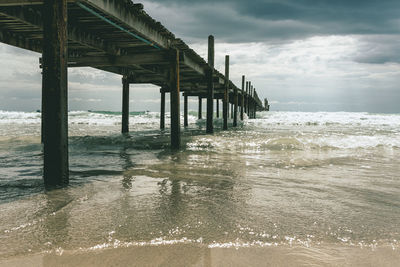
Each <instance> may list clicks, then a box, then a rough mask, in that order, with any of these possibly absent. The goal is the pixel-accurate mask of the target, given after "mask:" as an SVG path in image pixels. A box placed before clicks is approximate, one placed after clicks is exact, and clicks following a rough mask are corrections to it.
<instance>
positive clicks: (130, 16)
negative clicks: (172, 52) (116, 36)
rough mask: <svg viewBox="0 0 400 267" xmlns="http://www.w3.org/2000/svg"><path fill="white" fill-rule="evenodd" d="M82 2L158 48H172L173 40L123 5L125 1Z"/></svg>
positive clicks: (88, 0) (96, 0)
mask: <svg viewBox="0 0 400 267" xmlns="http://www.w3.org/2000/svg"><path fill="white" fill-rule="evenodd" d="M80 2H82V3H85V4H87V5H90V6H91V7H92V8H95V9H97V10H99V11H101V12H102V13H105V14H107V16H108V17H112V19H113V20H114V21H117V22H118V23H119V24H122V25H124V26H125V27H127V28H128V30H132V32H136V33H137V34H139V35H141V36H143V37H144V38H146V39H147V40H149V41H151V42H154V43H156V44H157V45H158V46H160V47H162V48H169V47H170V42H171V40H170V39H169V38H167V37H165V36H164V35H163V34H161V31H159V30H158V29H156V28H153V27H152V26H150V25H149V23H148V22H147V21H145V20H143V19H142V18H141V17H140V16H137V15H135V14H134V13H133V12H132V11H131V10H129V9H127V8H126V6H125V5H124V3H123V2H124V1H110V0H81V1H80Z"/></svg>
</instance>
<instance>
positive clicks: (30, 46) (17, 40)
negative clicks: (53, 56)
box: [0, 30, 43, 53]
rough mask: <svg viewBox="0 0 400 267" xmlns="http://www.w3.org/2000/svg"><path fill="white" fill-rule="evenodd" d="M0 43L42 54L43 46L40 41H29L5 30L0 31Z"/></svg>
mask: <svg viewBox="0 0 400 267" xmlns="http://www.w3.org/2000/svg"><path fill="white" fill-rule="evenodd" d="M0 42H2V43H5V44H8V45H12V46H16V47H19V48H23V49H27V50H31V51H34V52H38V53H42V49H43V44H42V42H41V41H39V40H29V39H27V38H25V37H24V36H21V35H17V34H14V33H11V32H9V31H6V30H0Z"/></svg>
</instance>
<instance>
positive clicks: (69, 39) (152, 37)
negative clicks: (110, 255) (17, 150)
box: [0, 0, 267, 187]
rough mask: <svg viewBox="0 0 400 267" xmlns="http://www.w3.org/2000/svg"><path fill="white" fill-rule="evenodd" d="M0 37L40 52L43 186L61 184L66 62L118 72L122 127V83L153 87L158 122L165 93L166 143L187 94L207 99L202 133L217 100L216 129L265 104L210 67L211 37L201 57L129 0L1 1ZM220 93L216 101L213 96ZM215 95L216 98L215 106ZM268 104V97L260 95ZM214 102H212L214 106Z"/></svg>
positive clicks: (175, 143)
mask: <svg viewBox="0 0 400 267" xmlns="http://www.w3.org/2000/svg"><path fill="white" fill-rule="evenodd" d="M0 41H1V42H3V43H6V44H8V45H12V46H16V47H19V48H23V49H27V50H31V51H35V52H38V53H41V54H42V58H41V62H40V65H41V68H42V72H43V76H42V79H43V81H42V140H43V151H44V172H43V178H44V182H45V185H46V186H48V187H53V186H60V185H65V184H68V180H69V178H68V177H69V171H68V99H67V95H68V77H67V76H68V75H67V69H68V68H73V67H93V68H96V69H99V70H103V71H106V72H111V73H115V74H119V75H121V81H122V82H121V87H122V90H121V91H122V93H121V95H122V99H123V101H122V107H121V110H122V118H121V120H122V127H121V132H122V133H127V132H129V87H130V85H131V84H132V85H135V84H153V85H156V86H158V87H160V94H161V110H160V112H161V114H160V128H161V129H164V128H165V94H166V93H169V96H170V114H171V126H170V131H171V148H172V149H179V148H180V145H181V140H180V135H181V133H180V132H181V121H180V117H181V114H180V97H181V93H182V94H183V99H184V116H183V117H184V122H183V126H184V127H186V126H187V125H188V98H189V97H195V98H196V99H198V100H199V118H202V112H201V111H202V106H201V105H202V101H203V99H206V106H207V114H206V132H207V133H209V134H212V133H213V131H214V124H213V120H214V117H215V116H217V117H219V116H220V110H219V108H220V102H222V107H223V112H222V114H223V121H224V123H223V129H224V130H226V129H228V118H229V115H230V116H231V117H232V119H233V127H237V125H238V120H244V114H247V116H248V118H255V117H256V112H257V111H261V110H265V109H266V107H264V106H263V103H262V101H261V100H260V98H259V97H258V94H257V92H256V89H255V87H254V84H253V83H251V81H248V80H246V76H245V75H243V76H242V82H241V84H240V87H238V86H236V85H235V84H234V83H233V82H232V81H231V80H230V78H229V77H230V76H229V56H228V55H227V56H226V58H225V73H220V72H219V71H218V70H216V69H215V68H214V56H215V50H214V37H213V36H209V38H208V59H207V62H206V61H205V60H204V59H203V58H202V57H200V56H199V55H198V54H197V53H196V52H195V51H194V50H192V49H191V48H190V47H189V46H188V45H187V44H186V43H185V42H184V41H182V40H181V39H178V38H176V37H175V35H174V34H173V33H171V32H170V31H168V30H167V29H166V28H165V27H164V26H163V25H162V24H161V23H159V22H157V21H155V20H154V19H153V18H151V17H150V16H149V15H148V14H147V13H146V12H145V11H144V10H143V5H142V4H136V3H132V2H131V1H130V0H1V1H0ZM220 100H221V101H220ZM214 101H215V102H216V103H215V105H214ZM266 103H267V102H266ZM215 107H216V109H215Z"/></svg>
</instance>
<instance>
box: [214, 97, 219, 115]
mask: <svg viewBox="0 0 400 267" xmlns="http://www.w3.org/2000/svg"><path fill="white" fill-rule="evenodd" d="M215 102H216V103H217V108H216V109H217V118H219V99H218V98H217V99H215Z"/></svg>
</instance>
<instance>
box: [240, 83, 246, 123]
mask: <svg viewBox="0 0 400 267" xmlns="http://www.w3.org/2000/svg"><path fill="white" fill-rule="evenodd" d="M245 81H246V77H245V76H244V75H243V76H242V97H241V99H240V106H241V108H240V120H241V121H243V112H244V86H245V85H244V84H245Z"/></svg>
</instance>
